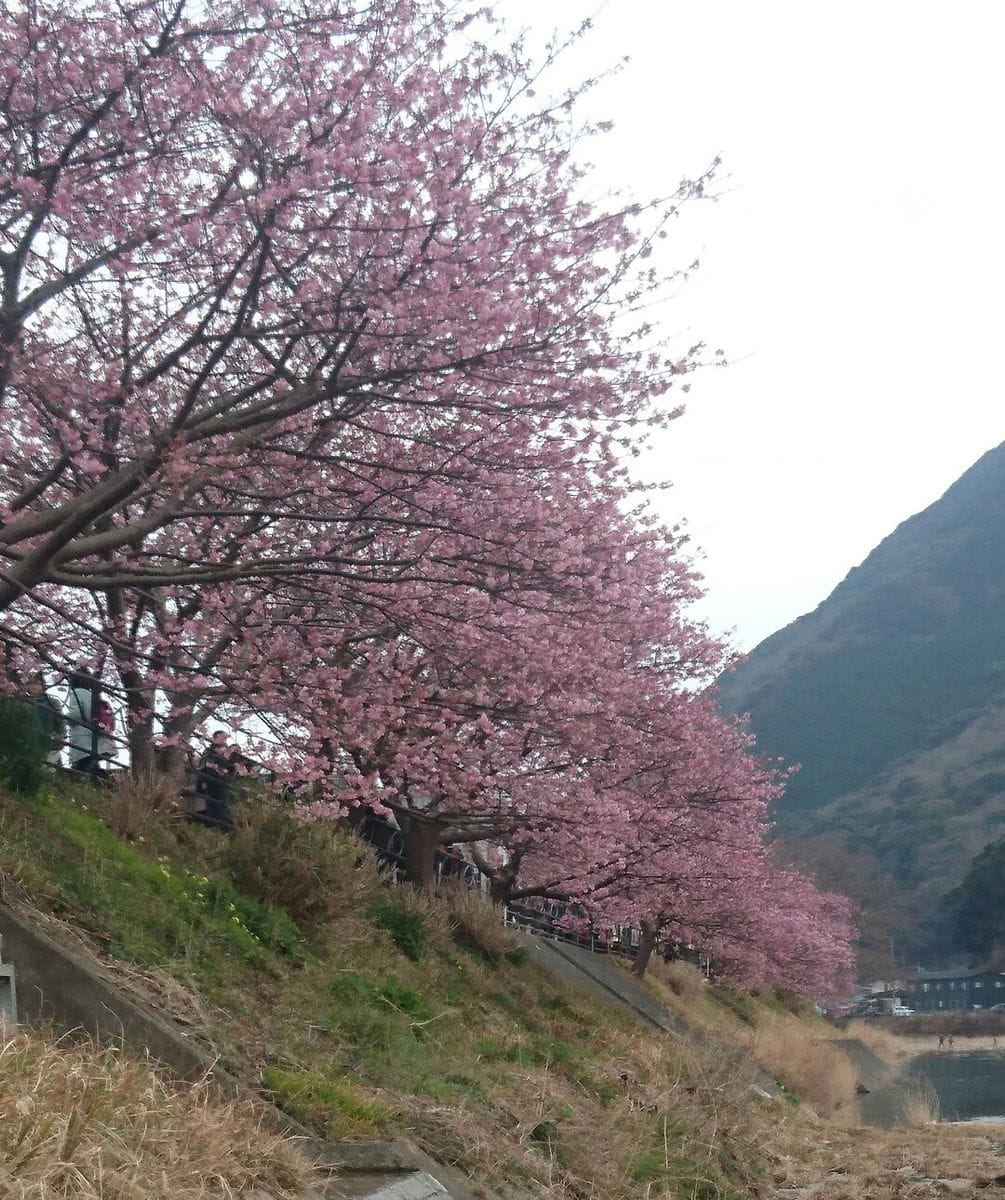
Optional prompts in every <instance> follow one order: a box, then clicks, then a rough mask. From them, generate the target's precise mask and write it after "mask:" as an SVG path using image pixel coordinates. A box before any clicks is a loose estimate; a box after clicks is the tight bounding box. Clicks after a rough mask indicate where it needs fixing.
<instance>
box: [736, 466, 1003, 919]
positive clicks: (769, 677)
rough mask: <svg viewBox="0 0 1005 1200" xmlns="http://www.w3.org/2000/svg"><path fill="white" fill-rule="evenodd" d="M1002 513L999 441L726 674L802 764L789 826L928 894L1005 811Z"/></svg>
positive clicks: (774, 738)
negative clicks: (859, 855)
mask: <svg viewBox="0 0 1005 1200" xmlns="http://www.w3.org/2000/svg"><path fill="white" fill-rule="evenodd" d="M1003 516H1005V446H999V447H997V448H996V449H994V450H992V451H990V452H989V453H988V454H986V455H985V456H984V457H983V458H982V459H981V460H980V461H979V462H978V463H976V464H975V465H974V466H973V467H972V468H971V469H970V470H969V471H967V472H966V474H964V475H963V476H962V477H961V478H960V479H959V480H958V481H957V482H956V483H955V484H954V485H953V486H952V487H951V488H950V489H949V490H948V491H947V492H946V494H945V495H944V496H943V497H942V498H941V499H940V500H939V501H937V502H936V503H935V504H933V505H931V507H929V508H928V509H926V510H925V511H924V512H921V513H919V514H917V515H916V516H914V517H912V518H910V519H909V520H908V521H905V522H904V523H903V524H902V525H901V526H899V528H897V529H896V530H895V531H894V532H893V533H892V534H891V535H890V536H889V537H888V538H886V539H885V541H883V542H882V543H881V544H880V545H879V546H878V547H877V548H876V549H875V550H874V551H873V552H872V553H871V554H870V555H869V557H868V558H867V559H866V560H865V562H863V563H862V565H861V566H859V567H857V568H855V570H853V571H852V572H851V573H850V574H849V575H848V577H847V578H846V579H845V580H844V582H843V583H841V584H840V585H839V586H838V587H837V588H836V589H835V590H834V592H833V593H832V594H831V595H830V596H829V597H828V598H827V599H826V600H825V601H824V602H823V603H822V604H820V606H819V607H818V608H817V609H816V610H815V611H814V612H812V613H809V614H807V615H806V616H804V617H801V618H800V619H799V620H798V621H796V622H794V623H793V624H792V625H789V626H788V627H786V628H785V629H783V630H781V631H779V632H778V633H776V634H774V635H772V636H771V637H770V638H768V639H767V640H766V641H764V642H763V643H762V644H761V645H760V646H758V647H757V648H756V649H755V650H753V651H752V652H751V654H750V656H749V657H748V658H747V660H746V661H745V662H744V663H742V664H741V665H740V666H739V667H738V668H737V670H736V671H735V672H731V673H730V674H727V675H726V676H725V677H723V679H722V680H721V694H722V697H723V700H724V702H725V703H726V704H727V705H728V706H729V707H731V708H733V709H734V710H736V711H739V712H743V711H749V712H750V714H751V718H752V725H753V728H754V730H755V732H756V735H757V741H758V747H759V749H760V750H761V751H762V752H764V753H766V754H769V755H779V756H782V757H783V758H784V759H785V760H786V761H787V762H789V763H798V764H799V765H800V769H799V771H798V772H797V773H796V774H795V775H794V776H793V777H792V778H791V779H790V781H789V783H788V786H787V788H786V792H785V795H784V797H782V799H781V800H780V801H779V802H778V804H777V806H776V808H777V817H778V821H779V824H780V827H781V829H782V830H783V832H785V833H788V834H797V835H800V836H825V835H836V836H838V837H839V838H840V839H841V840H842V841H843V842H844V844H845V845H846V846H847V847H848V848H849V849H850V850H852V851H853V852H856V851H859V850H861V849H864V848H868V849H869V850H870V851H871V852H873V853H875V854H876V855H878V857H879V858H880V859H881V860H882V862H883V863H885V865H886V867H887V869H888V870H889V871H890V872H891V873H892V875H893V876H894V877H895V879H896V880H897V881H898V882H899V884H900V885H901V887H902V888H905V889H907V890H908V891H912V892H913V891H918V892H919V895H920V897H921V899H922V905H921V907H927V906H928V903H929V902H932V903H934V899H935V897H937V896H938V895H940V894H941V893H942V892H944V891H945V890H947V888H949V887H951V886H952V885H953V884H955V883H957V882H958V881H959V879H960V878H961V877H962V875H963V873H964V871H965V870H966V868H967V865H968V863H969V862H970V860H971V859H972V858H973V857H974V856H975V855H976V854H977V853H978V852H979V851H980V850H981V849H982V848H983V846H984V845H986V844H987V843H988V842H989V841H991V840H993V839H994V838H995V837H996V836H998V834H999V833H1000V831H1001V828H1002V821H1003V818H1005V720H1003V717H1005V651H1003V648H1002V642H1001V631H1002V629H1003V628H1005V568H1003V564H1005V520H1003ZM915 907H916V908H917V907H918V905H915Z"/></svg>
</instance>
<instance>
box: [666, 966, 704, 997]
mask: <svg viewBox="0 0 1005 1200" xmlns="http://www.w3.org/2000/svg"><path fill="white" fill-rule="evenodd" d="M655 974H656V975H657V978H659V979H661V980H663V982H664V983H666V985H667V987H669V988H670V990H671V991H672V992H673V993H674V995H675V996H680V997H681V998H682V999H684V1000H697V999H698V997H699V996H701V995H702V994H703V993H704V992H705V989H706V988H707V987H708V980H707V979H706V978H705V976H704V974H703V973H702V971H701V969H700V968H699V967H696V966H695V965H694V963H689V962H685V961H684V960H683V959H677V960H675V961H674V962H668V963H666V964H665V965H663V966H661V967H659V968H658V969H657V971H656V972H655Z"/></svg>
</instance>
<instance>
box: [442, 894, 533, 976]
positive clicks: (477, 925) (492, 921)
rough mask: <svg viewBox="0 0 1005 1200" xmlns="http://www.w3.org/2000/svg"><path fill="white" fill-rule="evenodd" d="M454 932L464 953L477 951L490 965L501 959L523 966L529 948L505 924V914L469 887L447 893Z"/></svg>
mask: <svg viewBox="0 0 1005 1200" xmlns="http://www.w3.org/2000/svg"><path fill="white" fill-rule="evenodd" d="M444 898H445V900H446V905H447V913H448V917H449V921H450V931H451V933H452V935H453V938H454V941H455V942H456V943H457V944H458V946H460V947H461V948H462V949H464V950H470V951H473V952H474V953H475V954H478V955H480V957H482V958H484V959H485V961H486V962H489V963H492V964H495V963H498V962H499V961H500V960H501V959H503V958H505V959H508V960H509V961H510V962H516V963H519V962H520V961H522V958H521V956H523V957H524V958H525V957H526V953H527V952H526V949H525V948H524V947H523V946H522V945H521V944H520V941H519V939H518V938H517V937H516V935H515V934H514V933H513V932H512V931H511V930H509V929H507V928H506V926H505V925H504V924H503V918H502V911H501V910H500V908H499V907H498V905H495V904H492V903H490V902H489V901H488V900H486V899H485V897H484V896H482V895H481V894H480V893H478V892H476V891H474V890H472V889H471V888H469V887H464V886H461V887H454V888H450V889H449V890H447V891H446V892H445V894H444Z"/></svg>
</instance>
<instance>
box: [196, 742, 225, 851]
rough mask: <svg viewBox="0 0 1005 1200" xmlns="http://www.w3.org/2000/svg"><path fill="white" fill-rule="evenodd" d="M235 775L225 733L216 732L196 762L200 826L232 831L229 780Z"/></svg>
mask: <svg viewBox="0 0 1005 1200" xmlns="http://www.w3.org/2000/svg"><path fill="white" fill-rule="evenodd" d="M233 774H234V761H233V757H232V755H231V751H230V747H229V746H228V745H227V733H226V730H223V729H218V730H217V731H216V732H215V733H214V734H213V737H212V739H211V741H210V743H209V745H208V746H207V747H206V749H205V751H204V752H203V755H202V758H201V759H200V760H199V783H198V787H197V789H196V790H197V791H198V792H199V793H200V794H201V795H202V796H203V797H204V798H205V802H206V808H205V812H204V813H203V814H202V820H203V823H204V824H206V825H213V826H215V827H216V828H217V829H222V830H224V831H225V832H227V833H229V832H230V830H231V829H232V828H233V823H232V821H231V819H230V807H229V803H228V801H229V799H230V797H229V795H228V792H229V790H230V778H231V776H232V775H233Z"/></svg>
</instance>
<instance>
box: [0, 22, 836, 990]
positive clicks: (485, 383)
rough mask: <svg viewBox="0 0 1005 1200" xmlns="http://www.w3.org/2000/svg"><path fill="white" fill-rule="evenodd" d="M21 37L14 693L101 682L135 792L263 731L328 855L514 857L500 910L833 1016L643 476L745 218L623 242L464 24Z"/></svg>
mask: <svg viewBox="0 0 1005 1200" xmlns="http://www.w3.org/2000/svg"><path fill="white" fill-rule="evenodd" d="M0 35H2V36H0V115H2V118H3V119H2V122H0V403H2V406H3V413H4V418H5V420H4V423H3V426H2V428H0V611H2V612H3V614H4V626H3V631H2V637H3V640H2V645H3V651H4V677H5V680H6V682H7V685H8V686H9V687H20V686H23V685H24V681H25V680H26V679H27V678H29V677H31V676H33V675H34V673H35V672H37V671H38V670H39V669H40V668H47V669H49V670H50V671H51V672H54V673H57V674H58V673H59V672H61V671H65V670H66V668H67V667H68V666H69V665H70V664H71V663H73V662H74V661H76V660H77V659H79V658H80V657H82V656H83V657H90V658H92V659H93V660H95V661H98V660H101V661H103V662H104V672H105V678H106V681H107V682H108V684H109V685H110V686H111V685H114V686H115V687H116V688H117V690H118V692H119V694H120V695H121V697H122V700H123V703H124V705H125V707H126V709H127V711H128V715H129V730H130V749H131V753H132V761H133V765H134V767H136V768H137V769H138V768H141V767H143V766H145V765H151V764H154V763H156V765H157V766H158V767H159V768H160V769H162V770H166V771H167V772H168V773H169V774H173V775H177V772H178V770H179V768H180V763H181V755H182V751H183V748H184V746H185V744H186V743H187V742H188V741H189V739H190V738H191V737H192V735H193V733H194V732H195V731H196V730H197V729H198V728H199V726H200V725H201V724H203V723H204V722H205V721H206V720H208V719H209V718H210V717H211V716H213V715H214V714H217V715H223V716H226V717H228V718H229V719H230V720H231V721H233V722H235V723H238V722H246V723H248V724H249V727H253V728H254V729H256V730H257V731H258V732H259V733H261V734H262V737H261V741H262V743H263V746H262V750H261V753H262V754H263V755H271V756H272V760H273V763H274V765H276V766H283V767H285V768H286V769H288V770H289V771H290V772H291V773H293V774H295V775H296V777H297V778H298V779H299V780H300V781H301V782H302V783H303V784H304V785H305V786H306V785H310V786H311V788H312V789H313V790H312V792H311V797H310V803H305V805H304V806H303V809H302V815H303V816H304V817H305V819H309V818H318V817H331V816H335V815H339V814H341V813H343V812H345V811H346V809H348V808H351V807H352V806H360V805H369V806H371V807H375V808H379V809H384V810H389V811H391V812H393V813H394V814H395V816H396V818H397V820H398V821H399V823H400V824H401V826H402V829H403V832H404V833H405V835H406V844H407V853H408V868H409V873H410V875H411V877H412V878H413V880H414V881H415V882H416V883H417V884H418V885H420V886H428V885H429V883H430V881H431V868H432V854H433V849H434V847H435V845H436V844H438V843H442V842H458V841H468V842H472V843H482V842H490V843H492V844H493V845H495V846H496V847H497V848H498V849H499V853H500V855H501V857H499V858H497V859H496V860H495V864H494V867H493V870H494V873H495V880H494V886H495V888H496V891H497V894H498V895H499V896H500V897H503V896H506V895H510V896H512V895H518V894H521V892H522V893H523V894H541V895H547V894H559V893H561V894H564V895H567V896H569V897H570V898H573V899H576V900H578V901H581V902H582V903H584V904H588V905H590V906H592V908H593V909H594V910H595V911H597V912H598V913H609V914H612V915H614V914H617V919H624V920H628V919H631V920H640V921H641V920H644V921H646V922H647V923H648V926H650V927H651V928H652V929H653V930H654V932H653V938H655V937H656V936H657V935H658V934H659V933H662V932H664V931H665V930H668V929H669V930H677V931H679V932H681V933H682V935H683V934H684V933H693V934H694V935H695V936H696V937H697V936H699V935H700V936H701V938H703V939H704V940H705V941H706V942H708V943H709V944H711V943H713V942H714V944H715V946H716V948H717V949H716V952H717V953H718V954H719V956H720V957H721V958H722V959H723V960H724V961H726V960H729V961H731V962H734V963H739V964H741V966H740V967H738V968H737V973H738V974H743V975H744V976H745V977H746V976H750V977H752V976H753V975H756V974H757V973H758V972H760V974H762V975H763V976H764V977H765V978H768V977H773V976H772V972H774V973H775V975H776V976H778V977H780V976H781V975H782V974H786V976H793V975H795V974H798V972H799V971H800V970H801V971H802V978H803V979H804V980H810V979H811V976H812V972H811V969H810V967H809V966H807V965H806V964H812V963H814V962H816V961H817V960H816V959H815V958H814V953H815V951H814V945H815V944H816V943H815V942H814V938H815V937H817V934H819V935H820V937H819V938H818V939H817V940H818V941H820V940H824V941H825V940H826V938H827V937H831V936H832V935H833V941H834V943H835V944H837V943H838V942H840V930H839V929H838V925H839V924H840V922H838V923H837V924H835V922H834V921H831V923H830V924H829V925H828V924H827V919H826V913H824V915H823V916H821V917H820V918H819V919H817V918H816V917H814V916H813V914H814V913H817V914H819V913H822V912H823V910H824V909H826V907H827V906H826V904H825V903H824V902H823V901H822V900H821V899H820V897H819V895H818V894H817V893H816V892H814V891H813V890H812V889H811V888H809V885H805V886H804V883H803V882H801V881H800V879H799V878H798V877H796V876H795V875H791V876H789V877H786V880H785V889H786V890H787V891H788V893H789V894H790V895H792V896H794V897H797V899H798V904H799V905H800V906H801V907H799V909H798V912H799V913H801V914H804V916H799V917H798V918H793V923H792V936H791V937H790V939H789V942H790V944H791V946H792V947H794V948H793V949H791V950H790V951H789V952H788V957H787V958H785V960H784V962H783V960H782V957H781V956H780V951H777V946H776V945H775V942H776V941H777V939H775V940H774V941H773V940H772V936H771V931H772V929H774V928H775V927H777V926H778V925H779V924H780V923H781V921H782V916H781V915H779V914H778V913H777V912H776V915H775V916H774V917H771V918H770V919H769V917H768V916H766V915H765V914H768V913H770V912H775V911H776V910H773V909H771V903H770V901H771V898H772V897H775V898H776V899H777V894H778V889H777V887H776V886H775V885H776V884H777V883H778V881H779V879H780V877H779V876H771V875H770V873H768V872H767V870H766V867H765V862H766V850H765V839H766V837H767V824H766V820H765V807H766V804H767V803H768V800H769V798H770V794H771V792H772V789H773V787H774V782H773V777H772V776H771V773H770V772H765V771H764V770H763V769H762V768H760V767H758V766H757V765H756V764H755V762H754V760H753V759H752V757H751V755H750V752H749V746H748V744H747V742H746V740H745V736H744V735H743V734H742V731H738V730H737V729H736V727H734V726H733V725H732V724H731V723H729V722H727V721H725V720H723V719H720V718H718V717H717V716H716V715H715V712H714V699H713V697H712V696H711V693H709V692H707V691H706V690H704V689H707V686H708V684H709V683H710V682H711V680H712V679H713V678H714V676H715V674H716V673H717V672H718V671H719V670H720V669H721V668H722V667H723V666H724V665H725V661H726V654H725V651H724V650H723V648H722V647H721V646H719V645H717V644H716V643H714V642H713V641H712V640H710V639H709V638H708V636H707V633H706V631H705V630H704V629H703V628H702V627H701V626H700V625H699V624H697V623H695V622H694V621H693V620H691V619H689V618H688V616H687V611H686V608H687V604H688V602H689V601H690V600H691V599H692V598H693V597H694V595H695V593H696V586H697V584H696V580H695V577H694V574H693V572H692V570H691V568H690V566H689V565H688V563H687V559H686V555H685V553H684V548H683V545H682V543H681V540H680V538H679V537H678V536H677V535H676V534H674V533H673V531H669V530H666V529H663V528H661V527H660V526H659V525H658V523H656V522H655V521H654V520H653V519H652V517H651V515H650V514H649V513H648V512H647V510H646V509H645V508H644V505H643V501H642V497H641V496H640V494H639V493H640V489H639V488H638V487H637V485H636V484H634V483H633V482H632V479H631V476H630V474H629V471H628V468H627V467H626V466H625V462H626V460H627V459H628V458H630V456H631V454H632V452H635V451H637V450H638V449H639V448H640V446H641V444H642V443H643V441H644V439H645V436H646V435H647V433H648V431H649V430H651V429H653V428H658V427H659V426H661V425H662V424H663V423H664V422H665V421H667V420H669V419H670V418H672V416H673V415H674V413H675V411H676V408H675V403H674V401H673V399H672V397H673V396H674V393H673V391H672V389H673V387H674V384H675V383H677V382H680V380H679V377H680V376H682V375H684V374H686V373H687V372H688V371H689V370H690V369H691V367H692V366H693V365H694V363H695V361H696V358H697V356H698V354H699V353H700V347H691V348H690V349H689V350H684V351H681V350H680V349H677V348H671V347H667V346H662V345H660V344H659V342H658V341H657V339H656V338H655V336H654V334H653V331H652V330H651V329H650V327H649V325H648V323H647V322H648V318H647V317H646V315H645V314H646V312H647V311H649V307H650V305H651V302H652V301H653V300H654V299H655V298H657V297H659V296H660V295H662V294H664V293H665V291H666V285H667V282H668V281H667V280H666V279H665V278H664V277H663V276H662V275H660V274H659V273H657V272H655V271H653V270H651V268H650V267H649V265H648V262H647V257H648V254H649V251H650V249H651V242H652V238H653V237H655V236H659V235H661V234H662V233H663V232H664V226H665V223H666V222H667V221H668V220H669V219H670V218H671V217H672V216H673V214H674V213H675V212H676V210H677V208H678V207H679V205H680V204H681V203H682V202H683V201H684V200H686V199H687V198H688V197H689V196H690V195H692V194H694V193H695V192H700V191H701V190H702V188H703V186H704V182H705V180H704V179H699V180H697V181H694V182H692V183H687V182H685V183H683V184H682V185H681V188H680V190H679V193H678V194H677V195H675V196H673V197H670V198H669V199H668V200H667V201H665V202H663V203H662V204H658V205H653V206H650V207H649V208H647V209H645V210H642V209H639V208H637V207H631V206H628V207H625V206H621V205H618V204H616V203H614V202H596V203H590V202H587V201H586V200H584V199H583V191H584V189H583V188H582V186H581V184H582V172H581V170H580V168H579V167H577V165H576V160H575V158H574V155H573V152H572V149H571V145H572V142H573V135H574V132H575V130H574V125H573V117H572V110H573V105H574V101H575V99H576V95H577V93H576V92H572V93H566V94H562V95H559V96H557V97H553V98H550V99H544V100H542V99H541V98H540V86H541V70H542V67H543V68H544V69H546V68H547V66H548V65H549V64H548V61H547V56H546V60H545V62H544V63H543V64H541V66H539V65H537V64H534V63H533V62H531V61H530V60H529V58H528V56H527V55H526V54H525V52H524V50H523V48H522V46H521V44H520V42H519V39H517V40H516V42H506V41H505V40H504V39H503V38H502V36H501V34H500V32H499V31H498V30H496V29H495V28H494V27H493V24H492V20H491V18H490V17H489V16H488V15H487V14H486V13H484V12H481V11H478V10H473V9H471V10H469V9H467V8H466V7H465V6H464V5H463V4H462V5H455V4H453V3H448V2H447V0H330V2H328V3H325V4H322V3H320V0H242V2H241V3H237V2H236V0H221V3H217V4H213V5H205V4H203V3H196V2H195V0H147V2H145V3H142V4H140V5H137V6H134V7H123V6H121V5H119V4H117V3H114V2H113V0H36V2H32V3H27V2H26V0H13V2H12V3H10V4H8V5H7V6H6V8H5V9H4V11H3V13H2V14H0ZM556 52H557V51H556ZM586 132H589V131H586ZM263 731H266V732H271V735H273V736H274V738H275V740H276V741H277V743H280V745H279V746H278V747H277V748H276V749H275V750H274V751H267V750H266V748H265V745H264V743H265V742H266V740H267V738H266V733H265V732H263ZM155 748H156V755H155V754H154V749H155ZM773 889H774V890H773ZM755 891H756V894H757V896H758V897H760V899H759V900H758V902H757V905H756V907H757V910H758V914H759V919H760V923H759V924H757V923H751V922H749V921H748V922H747V924H746V925H744V929H746V930H747V931H748V932H746V933H744V934H743V936H740V933H739V924H738V923H737V921H738V914H740V913H741V912H742V911H743V910H744V909H745V907H749V898H750V896H752V895H754V894H755ZM776 907H777V906H776ZM794 911H795V910H794ZM804 918H805V919H804ZM797 935H798V936H797ZM755 944H756V946H757V953H758V954H760V955H762V960H763V961H762V960H758V962H757V963H755V961H754V959H753V958H752V957H750V956H751V954H752V953H753V952H752V951H750V950H749V949H748V947H750V946H751V945H755ZM798 947H804V948H805V949H799V948H798ZM744 954H746V955H747V958H746V959H745V958H744V957H743V955H744ZM772 955H773V956H774V957H772ZM764 956H767V957H764ZM776 967H777V970H776Z"/></svg>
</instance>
